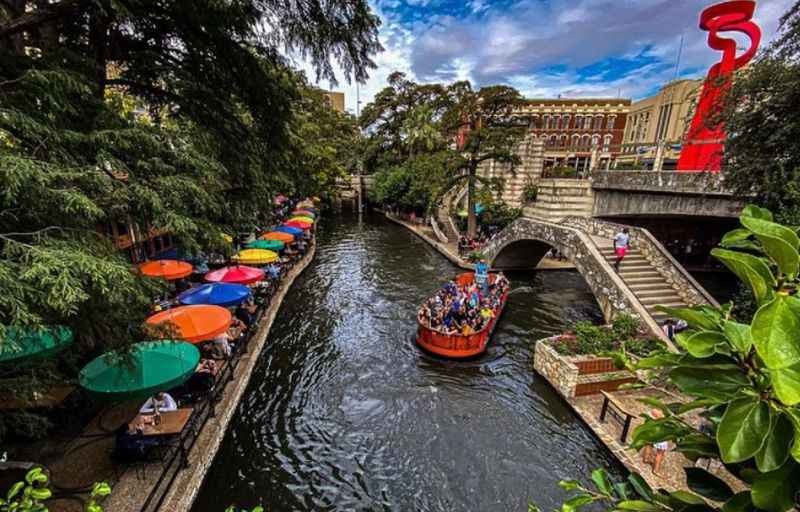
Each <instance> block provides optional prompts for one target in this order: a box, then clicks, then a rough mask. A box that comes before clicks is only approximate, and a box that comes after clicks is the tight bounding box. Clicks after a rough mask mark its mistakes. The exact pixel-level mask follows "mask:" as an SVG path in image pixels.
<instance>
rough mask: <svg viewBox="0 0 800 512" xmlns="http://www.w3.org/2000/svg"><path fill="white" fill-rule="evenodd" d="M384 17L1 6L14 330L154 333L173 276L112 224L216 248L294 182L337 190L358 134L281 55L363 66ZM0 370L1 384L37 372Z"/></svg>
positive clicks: (205, 6) (362, 9)
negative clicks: (145, 262) (142, 270)
mask: <svg viewBox="0 0 800 512" xmlns="http://www.w3.org/2000/svg"><path fill="white" fill-rule="evenodd" d="M377 26H378V19H377V18H376V17H375V16H374V14H372V13H371V12H370V10H369V7H368V4H367V2H366V1H365V0H333V1H322V0H306V1H297V2H295V1H292V2H285V1H277V0H276V1H271V0H243V1H235V2H216V1H210V0H200V1H191V2H189V1H179V0H167V1H152V0H61V1H44V2H42V1H28V0H3V1H2V2H0V190H1V192H0V289H2V290H3V293H2V294H0V342H2V340H3V338H4V332H5V328H6V327H7V326H10V325H17V326H20V325H21V326H31V327H32V328H37V327H38V326H41V325H51V324H63V325H67V326H70V327H72V328H73V330H74V331H75V333H76V335H77V340H78V343H77V345H76V346H77V350H75V351H73V353H72V354H70V357H73V356H74V357H77V358H78V359H80V358H81V357H84V358H85V357H88V356H89V355H92V354H94V353H97V352H98V351H99V350H102V349H105V348H110V347H117V346H125V345H127V344H129V343H131V342H133V341H141V339H142V337H143V333H142V332H141V330H140V324H141V322H142V320H143V319H144V318H145V316H146V313H147V306H148V303H149V302H150V301H151V300H152V298H153V296H154V294H155V293H156V292H157V291H158V290H159V289H160V288H161V287H162V286H163V285H162V284H161V283H159V282H152V281H150V280H147V279H143V278H141V277H140V276H138V275H136V274H135V273H133V272H131V266H130V262H129V261H126V259H125V258H124V257H123V255H122V254H121V253H119V252H118V251H117V250H116V248H115V246H114V245H113V244H112V240H111V238H110V237H109V236H108V234H109V233H108V232H109V230H108V228H109V227H110V226H113V225H115V224H121V225H132V224H137V225H139V226H140V227H142V228H143V229H147V228H150V227H151V228H153V229H157V230H162V231H165V232H169V233H171V234H172V235H173V237H174V238H175V239H177V240H178V241H179V243H180V245H181V246H182V247H183V248H184V249H186V250H189V251H193V250H196V249H197V248H203V249H206V250H207V249H213V248H215V247H216V246H219V244H220V243H222V242H221V240H222V237H221V234H222V233H223V232H229V233H235V232H239V231H240V230H247V229H250V228H252V227H254V226H256V225H263V224H264V222H265V218H264V216H265V215H266V214H267V213H268V212H267V211H266V209H265V208H264V206H266V205H268V204H270V200H271V197H273V196H274V194H275V193H277V192H279V191H280V192H295V193H303V194H306V193H307V194H321V193H324V192H325V191H326V190H330V188H331V186H332V182H333V180H335V177H336V176H337V175H340V174H342V173H343V172H344V171H345V170H346V169H348V168H349V167H350V166H351V165H352V161H353V156H352V151H353V148H354V147H355V146H356V145H357V144H356V143H354V141H357V138H358V131H357V130H356V129H355V123H354V120H352V119H350V118H348V117H347V116H344V115H341V114H337V113H334V112H333V111H332V110H331V109H330V108H327V106H326V103H325V101H324V98H322V96H321V94H320V92H319V91H317V90H315V89H313V88H311V87H309V86H308V84H307V83H306V81H305V79H304V78H303V77H302V76H300V75H298V74H297V72H295V71H294V70H292V69H291V67H290V65H289V62H288V61H287V60H286V59H285V58H284V57H283V56H282V52H287V53H292V54H293V55H303V56H305V57H306V58H307V59H309V60H310V61H311V62H312V63H313V65H314V66H315V67H316V69H317V73H318V75H319V76H321V77H325V78H328V79H334V78H335V77H333V74H332V73H333V72H332V70H333V65H334V64H338V65H339V67H341V68H342V69H344V70H345V71H346V73H347V76H348V77H353V78H356V79H363V78H364V77H365V76H366V73H368V71H369V69H370V68H371V67H373V64H372V61H371V60H370V55H371V54H372V53H374V52H375V51H377V50H379V49H380V45H379V43H378V41H377ZM0 370H2V371H1V372H0V388H2V389H0V394H2V393H4V392H6V391H7V389H8V388H11V390H12V391H19V389H20V385H21V384H20V382H22V381H24V382H25V383H30V382H31V381H32V380H35V379H31V378H30V375H28V374H26V375H27V376H26V377H25V379H22V380H20V379H14V378H12V377H13V375H11V374H13V373H14V372H13V371H11V374H9V369H8V368H5V369H0ZM11 370H13V369H11ZM61 370H64V371H65V372H66V374H67V375H69V374H70V371H72V372H74V367H72V368H67V369H64V368H61ZM56 373H57V374H58V373H59V372H56ZM44 374H47V375H54V369H53V368H48V369H47V371H45V372H44ZM72 375H74V373H72ZM4 416H6V415H4ZM1 430H2V425H0V431H1Z"/></svg>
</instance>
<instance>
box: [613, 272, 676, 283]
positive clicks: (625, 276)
mask: <svg viewBox="0 0 800 512" xmlns="http://www.w3.org/2000/svg"><path fill="white" fill-rule="evenodd" d="M619 275H620V277H622V280H623V281H625V282H626V283H639V282H641V281H634V280H635V279H657V280H658V282H666V281H665V279H664V276H662V275H661V274H659V273H658V272H656V271H655V270H636V271H633V270H631V271H627V272H626V271H625V269H622V271H620V273H619ZM650 282H652V281H650Z"/></svg>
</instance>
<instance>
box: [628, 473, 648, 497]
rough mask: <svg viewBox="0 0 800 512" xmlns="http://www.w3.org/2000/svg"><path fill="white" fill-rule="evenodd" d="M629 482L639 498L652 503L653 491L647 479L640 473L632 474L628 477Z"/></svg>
mask: <svg viewBox="0 0 800 512" xmlns="http://www.w3.org/2000/svg"><path fill="white" fill-rule="evenodd" d="M628 482H630V484H631V487H633V490H634V491H636V493H637V494H639V496H641V497H642V498H644V499H645V500H648V501H652V499H653V489H651V488H650V486H649V485H648V484H647V482H646V481H645V479H644V478H642V475H640V474H638V473H631V474H630V475H628Z"/></svg>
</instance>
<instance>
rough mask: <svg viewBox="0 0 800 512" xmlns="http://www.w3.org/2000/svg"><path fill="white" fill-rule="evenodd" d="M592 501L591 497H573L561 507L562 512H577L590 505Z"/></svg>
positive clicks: (583, 495) (586, 495)
mask: <svg viewBox="0 0 800 512" xmlns="http://www.w3.org/2000/svg"><path fill="white" fill-rule="evenodd" d="M592 501H593V500H592V496H591V495H589V494H578V495H577V496H573V497H572V498H570V499H568V500H567V501H565V502H564V503H563V504H562V505H561V512H575V511H576V510H579V509H580V508H581V507H583V506H585V505H588V504H589V503H591V502H592Z"/></svg>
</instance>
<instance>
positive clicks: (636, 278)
mask: <svg viewBox="0 0 800 512" xmlns="http://www.w3.org/2000/svg"><path fill="white" fill-rule="evenodd" d="M593 239H594V242H595V244H596V245H597V247H598V249H600V253H601V254H602V255H603V257H604V258H605V259H606V261H608V262H609V264H611V265H613V264H614V262H615V261H616V259H617V258H616V255H615V253H614V248H613V246H612V245H611V242H609V241H608V240H606V239H599V238H596V237H593ZM619 276H620V277H621V278H622V280H623V282H624V283H625V284H626V285H627V286H628V288H629V289H630V290H631V291H632V292H633V294H634V295H635V296H636V298H637V299H639V302H640V303H641V304H642V306H644V307H645V309H647V312H648V313H649V314H650V316H651V317H652V318H653V320H655V321H656V322H658V323H659V324H662V323H663V322H664V321H666V319H667V318H668V315H667V314H665V313H662V312H661V311H659V310H657V309H656V305H659V304H660V305H663V306H667V307H671V308H681V307H687V306H689V304H687V303H686V302H685V301H684V300H683V299H682V298H681V296H680V295H678V292H677V290H675V288H673V287H672V285H671V284H670V283H669V282H667V280H666V278H665V277H664V276H663V275H662V274H661V273H660V272H659V271H658V270H657V269H656V268H655V267H654V266H653V265H652V263H650V261H649V260H648V259H647V258H645V256H644V254H642V251H640V250H639V249H636V248H631V249H629V250H628V254H627V255H626V256H625V259H624V260H622V263H621V264H620V268H619Z"/></svg>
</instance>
